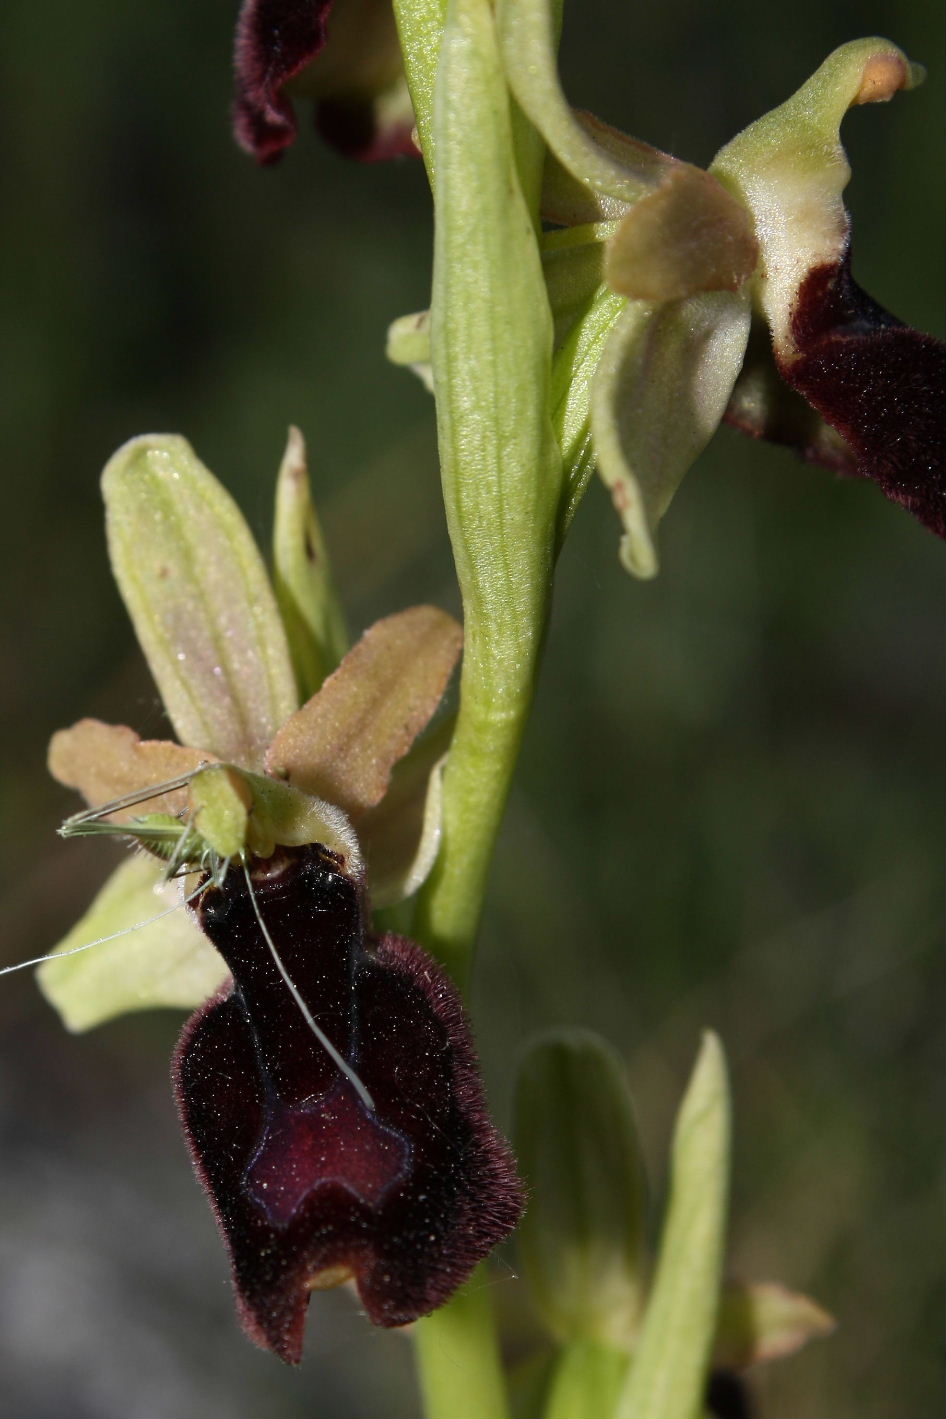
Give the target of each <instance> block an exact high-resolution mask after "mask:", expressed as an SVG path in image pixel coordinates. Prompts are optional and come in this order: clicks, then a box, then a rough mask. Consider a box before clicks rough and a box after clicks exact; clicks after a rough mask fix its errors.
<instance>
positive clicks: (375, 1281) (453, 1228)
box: [174, 846, 522, 1362]
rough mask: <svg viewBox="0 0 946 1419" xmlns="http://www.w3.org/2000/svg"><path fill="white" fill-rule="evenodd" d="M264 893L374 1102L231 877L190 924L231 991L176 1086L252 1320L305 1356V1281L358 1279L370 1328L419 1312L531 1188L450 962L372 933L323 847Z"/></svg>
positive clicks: (298, 967) (281, 863)
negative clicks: (489, 1094) (482, 1074)
mask: <svg viewBox="0 0 946 1419" xmlns="http://www.w3.org/2000/svg"><path fill="white" fill-rule="evenodd" d="M253 882H254V890H255V894H256V898H257V903H258V906H259V909H260V912H261V914H262V917H263V920H264V921H265V922H266V925H267V928H268V930H269V932H270V935H271V936H272V938H273V940H274V942H275V943H276V945H277V948H278V950H279V953H280V956H281V958H282V960H283V963H284V965H285V968H286V970H287V972H288V974H289V976H290V977H291V979H292V980H293V982H294V983H295V985H296V987H297V989H298V990H299V992H300V994H301V995H302V997H303V999H304V1000H305V1002H306V1005H307V1007H308V1009H309V1010H310V1011H311V1013H312V1016H313V1017H314V1019H316V1020H317V1021H318V1024H319V1026H320V1028H321V1029H322V1030H324V1031H325V1033H326V1035H327V1036H328V1037H329V1039H330V1040H331V1041H332V1043H333V1045H334V1046H335V1048H336V1049H337V1050H338V1051H339V1053H340V1054H341V1055H342V1056H343V1058H344V1059H345V1060H346V1061H347V1062H348V1064H349V1065H350V1066H351V1067H352V1068H353V1069H354V1070H356V1071H357V1074H358V1077H359V1079H360V1080H361V1082H362V1084H363V1085H364V1087H365V1088H366V1089H367V1090H368V1092H369V1093H370V1096H371V1100H372V1103H373V1105H374V1107H373V1108H372V1107H369V1105H368V1104H367V1103H366V1102H365V1101H364V1100H363V1098H362V1097H360V1095H359V1093H358V1092H357V1090H356V1088H355V1087H354V1085H353V1084H352V1083H351V1082H350V1081H349V1080H348V1079H347V1078H346V1077H345V1076H344V1075H343V1074H342V1072H341V1071H340V1070H339V1068H338V1067H337V1065H336V1064H335V1063H334V1062H333V1061H332V1059H331V1057H330V1055H329V1054H328V1052H327V1051H326V1050H325V1049H324V1047H323V1046H322V1045H321V1044H320V1043H319V1041H318V1040H317V1039H316V1038H315V1036H314V1034H313V1033H312V1031H311V1029H310V1028H309V1026H308V1024H307V1023H306V1021H305V1019H304V1018H303V1016H302V1013H301V1012H300V1010H299V1008H298V1006H297V1004H296V1003H295V1001H294V1000H293V998H292V996H291V994H290V993H289V991H288V990H287V988H286V985H285V982H284V981H283V979H282V978H281V977H280V975H279V973H278V971H277V969H276V967H275V965H274V963H273V959H272V956H271V954H270V952H269V950H268V947H267V945H266V943H265V941H264V940H263V937H262V935H261V932H260V928H259V925H258V923H257V921H256V917H255V914H254V911H253V906H252V902H251V901H250V898H249V894H248V892H247V888H246V883H245V879H244V878H243V876H242V873H241V872H237V871H232V872H231V873H230V874H229V876H228V877H227V879H226V881H225V883H224V885H223V887H222V888H220V889H213V888H210V889H208V891H207V892H206V893H205V894H204V896H203V898H202V899H201V902H200V906H199V911H198V916H199V920H200V922H201V925H202V927H203V929H204V930H205V932H206V933H207V935H208V936H209V937H210V939H211V941H213V942H214V944H215V945H216V946H217V947H218V949H219V950H220V952H221V954H222V955H223V956H224V958H225V959H226V961H227V964H228V965H229V966H230V969H231V971H232V973H233V977H234V984H233V986H232V989H231V990H230V993H229V994H228V995H226V997H224V998H221V997H217V998H216V999H215V1000H213V1001H211V1002H210V1003H209V1004H208V1005H207V1006H205V1007H204V1008H203V1009H202V1010H200V1011H198V1013H197V1014H196V1015H195V1016H193V1017H192V1019H191V1020H190V1021H189V1023H188V1025H187V1026H186V1027H185V1030H184V1033H183V1035H182V1038H181V1041H180V1044H179V1046H178V1049H177V1053H176V1056H175V1065H174V1075H175V1082H176V1089H177V1096H178V1103H179V1107H180V1110H181V1117H182V1121H183V1124H184V1130H185V1134H186V1136H187V1139H188V1143H189V1146H190V1149H191V1153H192V1156H193V1159H194V1163H195V1167H196V1169H197V1172H198V1175H199V1176H200V1178H201V1181H202V1182H203V1184H204V1186H205V1187H206V1189H207V1191H208V1193H209V1195H210V1199H211V1202H212V1205H213V1207H214V1210H215V1213H216V1216H217V1221H218V1224H219V1226H220V1229H221V1232H222V1233H223V1236H224V1239H225V1241H226V1244H227V1247H228V1249H229V1251H230V1255H231V1260H232V1263H233V1273H234V1282H235V1286H236V1291H237V1297H238V1304H239V1307H240V1312H241V1317H242V1320H243V1323H244V1326H245V1328H246V1330H247V1332H248V1333H249V1334H250V1336H251V1337H252V1338H253V1339H254V1340H256V1341H257V1343H259V1344H261V1345H263V1346H265V1347H267V1348H269V1349H271V1350H273V1351H275V1353H276V1354H278V1355H280V1356H281V1357H282V1358H283V1359H284V1360H287V1361H289V1362H296V1361H298V1359H299V1357H300V1355H301V1350H302V1335H303V1328H304V1323H305V1311H306V1306H307V1303H308V1298H309V1293H310V1292H311V1291H312V1290H314V1289H320V1288H323V1287H325V1286H330V1285H336V1284H338V1283H339V1282H340V1281H344V1280H347V1279H349V1278H351V1279H353V1280H354V1281H355V1284H356V1286H357V1288H358V1291H359V1294H360V1297H361V1300H362V1303H363V1304H364V1307H365V1310H366V1311H367V1313H368V1316H369V1317H370V1319H371V1320H372V1321H374V1322H375V1324H378V1325H384V1326H396V1325H404V1324H406V1323H408V1322H409V1321H413V1320H416V1319H417V1318H418V1317H419V1316H422V1315H425V1314H427V1313H428V1312H429V1311H431V1310H433V1309H435V1308H436V1307H437V1306H438V1305H440V1304H441V1303H442V1302H443V1301H445V1300H446V1299H447V1297H448V1296H449V1295H450V1294H451V1292H452V1291H453V1290H454V1289H455V1287H456V1286H458V1285H459V1284H460V1283H461V1282H462V1281H463V1280H464V1279H465V1278H466V1277H467V1276H468V1275H469V1274H470V1272H471V1271H472V1269H473V1267H474V1266H475V1265H476V1263H477V1262H478V1261H479V1260H481V1259H482V1257H484V1256H485V1255H486V1254H487V1253H488V1252H489V1251H490V1250H491V1249H492V1247H493V1246H495V1245H496V1243H497V1242H498V1241H499V1240H500V1239H501V1238H502V1237H503V1236H505V1235H506V1233H507V1232H508V1231H510V1230H511V1228H512V1227H513V1226H514V1225H515V1223H516V1221H517V1220H518V1217H519V1214H520V1211H521V1208H522V1194H521V1188H520V1184H519V1182H518V1179H517V1177H516V1174H515V1169H514V1166H513V1163H512V1159H511V1156H510V1154H509V1151H508V1149H507V1147H506V1145H505V1143H504V1142H503V1141H502V1139H501V1138H500V1137H499V1135H498V1134H497V1132H496V1131H495V1129H494V1128H493V1126H492V1124H491V1123H490V1121H489V1118H488V1116H487V1114H486V1111H485V1105H484V1102H483V1094H482V1086H481V1084H480V1080H479V1076H478V1072H477V1066H476V1058H475V1054H474V1050H473V1044H472V1040H471V1037H470V1033H469V1029H468V1026H467V1024H466V1021H465V1019H464V1016H463V1011H462V1007H461V1005H460V1001H459V997H458V996H457V993H456V991H455V989H454V987H453V986H452V985H451V983H450V982H449V981H448V979H447V978H446V976H445V975H444V974H443V972H442V971H441V970H440V969H439V967H438V966H437V965H436V964H435V963H434V962H433V961H432V960H431V959H430V958H429V957H428V956H427V955H426V954H425V953H424V952H423V951H421V950H420V948H419V947H417V946H415V945H413V944H412V943H411V942H409V941H405V940H403V939H402V938H400V937H396V936H385V937H382V938H381V939H380V940H378V941H367V940H366V939H365V937H364V935H363V928H362V920H361V900H360V897H361V893H360V888H359V886H358V884H357V883H356V882H354V881H353V880H352V879H351V878H350V877H348V876H346V875H345V873H344V872H343V871H342V870H340V867H339V864H338V862H337V860H333V859H332V858H331V856H330V855H328V854H326V853H325V851H324V850H323V849H320V848H319V847H317V846H315V847H308V848H302V849H295V850H292V851H285V852H282V853H280V854H279V855H278V857H275V858H272V859H270V860H269V861H268V862H265V863H258V864H257V865H256V867H255V868H254V872H253Z"/></svg>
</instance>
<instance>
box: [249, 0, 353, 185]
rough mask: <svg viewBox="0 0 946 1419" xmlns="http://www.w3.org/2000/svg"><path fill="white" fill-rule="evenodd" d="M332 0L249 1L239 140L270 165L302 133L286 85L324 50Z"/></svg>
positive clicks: (254, 154) (255, 155) (250, 151)
mask: <svg viewBox="0 0 946 1419" xmlns="http://www.w3.org/2000/svg"><path fill="white" fill-rule="evenodd" d="M332 4H333V0H244V4H243V7H242V9H241V10H240V18H239V19H238V21H237V33H236V83H237V93H236V103H235V107H234V130H235V132H236V137H237V142H238V143H239V144H240V146H241V147H243V148H245V149H246V150H247V152H248V153H252V154H253V156H254V157H256V158H258V159H259V161H260V162H261V163H271V162H274V161H275V160H276V158H278V157H280V155H281V154H282V152H283V150H284V149H285V148H288V147H289V145H290V144H291V143H292V141H293V140H294V138H295V136H296V133H297V131H298V126H297V124H296V116H295V113H294V111H293V107H292V104H291V103H290V102H289V100H288V99H287V98H286V96H285V93H284V86H285V84H286V83H287V82H288V81H289V80H290V79H292V78H294V76H295V75H296V74H298V73H300V72H301V70H303V69H304V68H305V67H306V65H308V64H310V63H311V62H312V60H313V59H314V58H315V56H316V55H317V54H318V53H319V52H320V51H321V49H322V48H323V46H324V44H325V41H326V39H327V37H328V35H327V21H328V17H329V13H330V11H331V9H332Z"/></svg>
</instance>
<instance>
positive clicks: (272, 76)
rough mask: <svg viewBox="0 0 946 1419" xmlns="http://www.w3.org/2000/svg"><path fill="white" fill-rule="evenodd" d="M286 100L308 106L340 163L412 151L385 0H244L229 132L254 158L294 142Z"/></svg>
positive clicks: (267, 158)
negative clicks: (305, 102) (231, 130)
mask: <svg viewBox="0 0 946 1419" xmlns="http://www.w3.org/2000/svg"><path fill="white" fill-rule="evenodd" d="M323 51H325V52H324V53H323ZM294 98H296V99H311V100H313V101H314V102H315V105H316V123H317V126H318V128H319V131H320V132H321V133H322V136H323V137H324V138H325V139H326V140H327V141H328V142H329V143H331V144H332V146H333V147H335V148H337V149H338V150H339V152H341V153H344V154H345V155H346V156H348V157H353V158H358V159H360V160H361V161H363V162H373V161H375V160H378V159H381V158H389V157H395V156H397V155H399V154H416V152H417V148H416V146H415V145H414V142H413V138H412V133H413V126H414V122H413V114H412V112H411V107H410V100H409V98H408V96H407V90H406V85H405V83H404V77H403V71H402V66H401V58H400V49H399V47H398V40H397V31H396V27H395V23H394V14H393V10H392V7H391V3H390V0H244V3H243V7H242V9H241V11H240V18H239V21H238V22H237V38H236V102H235V106H234V131H235V133H236V137H237V141H238V142H239V143H240V145H241V147H243V148H245V149H246V150H247V152H249V153H252V154H253V156H254V157H255V158H257V159H258V160H259V162H261V163H271V162H275V161H276V159H277V158H279V157H280V156H281V155H282V153H283V151H284V150H285V149H286V148H288V147H289V146H290V144H291V143H292V142H293V141H294V139H295V136H296V132H297V131H298V125H297V122H296V116H295V110H294V108H293V102H292V101H293V99H294Z"/></svg>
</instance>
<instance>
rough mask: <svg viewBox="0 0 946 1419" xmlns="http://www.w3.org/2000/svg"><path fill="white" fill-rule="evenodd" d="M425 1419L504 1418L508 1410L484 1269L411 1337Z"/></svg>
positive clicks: (418, 1326)
mask: <svg viewBox="0 0 946 1419" xmlns="http://www.w3.org/2000/svg"><path fill="white" fill-rule="evenodd" d="M411 1334H412V1336H413V1339H414V1345H415V1354H416V1356H417V1363H418V1368H419V1370H420V1383H421V1391H422V1394H423V1400H424V1413H425V1415H426V1416H427V1419H507V1416H508V1414H509V1405H508V1402H507V1398H506V1383H505V1379H504V1376H503V1370H502V1364H501V1361H500V1355H499V1340H498V1335H497V1331H496V1319H495V1315H494V1312H493V1304H492V1300H491V1294H490V1289H489V1278H488V1273H487V1272H486V1268H485V1267H480V1268H479V1270H477V1271H476V1272H474V1274H473V1276H472V1277H471V1278H470V1280H469V1281H468V1282H467V1283H466V1285H465V1286H461V1288H460V1290H459V1291H457V1293H456V1295H455V1296H453V1297H452V1299H451V1300H449V1301H448V1302H447V1304H446V1305H445V1306H441V1308H440V1310H439V1311H435V1312H434V1314H433V1315H432V1316H427V1317H426V1319H425V1320H422V1321H419V1322H418V1323H417V1325H416V1326H414V1328H413V1330H412V1332H411Z"/></svg>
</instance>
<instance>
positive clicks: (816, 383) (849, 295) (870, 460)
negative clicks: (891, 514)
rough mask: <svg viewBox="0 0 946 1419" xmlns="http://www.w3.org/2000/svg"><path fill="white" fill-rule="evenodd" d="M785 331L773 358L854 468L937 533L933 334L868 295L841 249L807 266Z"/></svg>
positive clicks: (938, 381)
mask: <svg viewBox="0 0 946 1419" xmlns="http://www.w3.org/2000/svg"><path fill="white" fill-rule="evenodd" d="M792 340H793V342H794V345H795V350H796V352H797V353H795V354H794V355H792V356H790V357H788V358H783V359H780V360H779V361H778V363H779V369H780V371H781V374H782V376H783V378H784V379H785V380H786V381H787V382H788V383H789V384H790V385H791V386H792V388H793V389H796V390H797V391H798V392H799V394H801V395H803V396H804V398H805V399H806V400H807V401H808V403H809V404H810V405H811V406H812V408H814V409H817V410H818V412H819V413H820V414H822V415H823V416H824V418H825V419H826V420H827V422H828V423H829V424H830V425H831V426H832V428H834V429H836V430H837V431H838V433H840V434H841V436H842V437H843V438H844V440H845V442H846V443H847V444H848V446H849V447H850V448H851V449H852V450H853V452H854V455H855V458H856V471H857V472H858V473H859V474H861V475H862V476H863V477H865V478H870V479H872V480H873V481H874V482H876V483H878V484H879V485H880V487H881V488H882V489H883V491H884V492H885V493H886V495H887V497H888V498H892V499H893V501H894V502H898V503H901V504H902V506H903V507H905V508H907V509H909V511H910V512H912V513H913V514H914V516H915V517H917V518H919V520H920V521H921V522H922V523H923V524H924V525H925V526H926V527H928V528H929V529H930V531H932V532H935V533H937V534H938V535H939V536H940V537H942V536H944V535H946V460H944V444H943V406H944V398H946V379H944V373H946V359H944V347H943V344H942V341H940V340H935V339H934V338H933V337H932V336H930V335H921V334H920V333H919V332H918V331H916V330H911V329H910V327H909V326H906V325H903V324H902V323H901V322H900V321H899V320H897V319H896V318H895V317H894V316H892V315H890V314H889V312H887V311H885V310H884V309H883V307H882V306H879V305H878V304H877V302H876V301H874V300H872V299H871V298H870V296H868V295H867V294H866V292H865V291H863V290H862V289H861V288H860V286H858V285H857V283H856V281H855V280H854V279H853V277H852V276H851V268H850V255H849V254H848V255H846V256H845V257H844V259H843V260H842V261H840V262H839V263H838V264H837V265H831V264H828V265H824V266H817V267H815V268H814V269H813V270H812V271H809V273H808V275H807V276H806V278H805V280H804V281H803V282H802V284H801V286H800V288H799V290H798V294H797V296H796V298H795V305H794V308H793V311H792Z"/></svg>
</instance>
